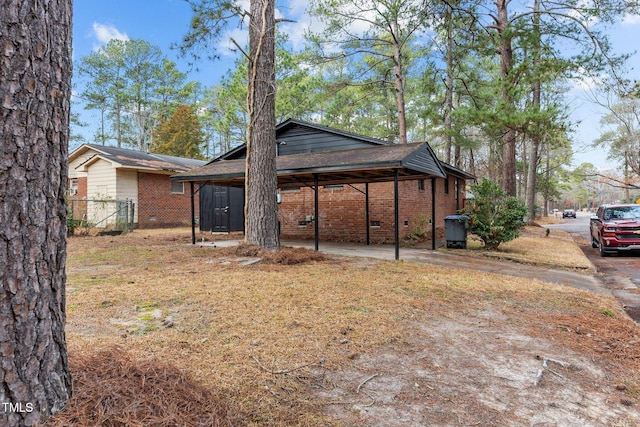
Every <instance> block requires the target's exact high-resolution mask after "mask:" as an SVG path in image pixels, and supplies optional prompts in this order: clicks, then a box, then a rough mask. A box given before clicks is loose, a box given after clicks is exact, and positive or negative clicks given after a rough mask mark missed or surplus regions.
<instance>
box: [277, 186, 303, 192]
mask: <svg viewBox="0 0 640 427" xmlns="http://www.w3.org/2000/svg"><path fill="white" fill-rule="evenodd" d="M298 190H300V187H282V188H281V189H280V191H282V192H285V191H298Z"/></svg>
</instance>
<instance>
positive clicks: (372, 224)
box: [370, 221, 380, 227]
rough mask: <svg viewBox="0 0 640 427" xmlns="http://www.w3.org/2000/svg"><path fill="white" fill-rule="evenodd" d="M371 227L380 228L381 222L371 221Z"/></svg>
mask: <svg viewBox="0 0 640 427" xmlns="http://www.w3.org/2000/svg"><path fill="white" fill-rule="evenodd" d="M370 225H371V227H380V221H371V223H370Z"/></svg>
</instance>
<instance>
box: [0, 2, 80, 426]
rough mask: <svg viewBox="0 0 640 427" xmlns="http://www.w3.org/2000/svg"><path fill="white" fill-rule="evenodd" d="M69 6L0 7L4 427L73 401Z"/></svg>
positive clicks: (0, 409)
mask: <svg viewBox="0 0 640 427" xmlns="http://www.w3.org/2000/svg"><path fill="white" fill-rule="evenodd" d="M71 15H72V0H50V1H35V0H31V1H28V0H5V1H3V2H2V7H0V43H1V44H2V55H3V57H2V63H1V64H0V94H1V97H2V103H1V104H0V114H1V116H0V125H1V126H2V131H1V132H0V135H1V136H0V137H1V138H2V141H0V199H1V200H2V203H1V204H0V243H1V245H0V266H1V268H0V279H1V280H0V283H1V284H2V290H1V291H0V425H2V426H22V425H34V424H36V423H37V422H39V421H41V420H44V419H45V418H46V417H47V416H49V415H51V414H53V413H55V412H57V411H59V410H61V409H62V408H63V407H64V405H65V403H66V401H67V400H68V399H69V397H70V396H71V375H70V372H69V366H68V362H67V349H66V344H65V332H64V326H65V317H66V315H65V280H66V278H65V263H66V203H65V192H66V188H67V185H66V180H67V148H68V139H69V108H70V107H69V106H70V95H71V89H70V88H71Z"/></svg>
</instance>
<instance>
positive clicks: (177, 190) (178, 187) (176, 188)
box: [171, 181, 184, 194]
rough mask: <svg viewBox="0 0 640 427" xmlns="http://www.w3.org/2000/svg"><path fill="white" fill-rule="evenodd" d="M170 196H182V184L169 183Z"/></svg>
mask: <svg viewBox="0 0 640 427" xmlns="http://www.w3.org/2000/svg"><path fill="white" fill-rule="evenodd" d="M171 194H184V182H177V181H171Z"/></svg>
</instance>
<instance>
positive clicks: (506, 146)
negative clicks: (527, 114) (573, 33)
mask: <svg viewBox="0 0 640 427" xmlns="http://www.w3.org/2000/svg"><path fill="white" fill-rule="evenodd" d="M508 4H509V0H496V6H497V7H498V15H497V20H496V28H497V30H498V34H499V36H500V46H499V48H498V54H499V55H500V72H501V77H502V93H501V97H502V104H503V105H504V108H505V109H506V110H507V112H508V113H512V112H514V111H515V109H516V104H515V101H514V99H513V96H512V95H511V88H512V87H513V82H512V81H511V80H512V78H513V77H512V76H511V73H512V71H513V47H512V45H511V41H512V39H513V35H512V34H511V29H510V28H509V14H508V10H507V6H508ZM502 189H503V190H504V191H505V192H506V193H507V196H513V197H515V196H516V131H515V129H514V128H513V127H512V126H509V125H507V127H506V129H505V132H504V133H503V135H502Z"/></svg>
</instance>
